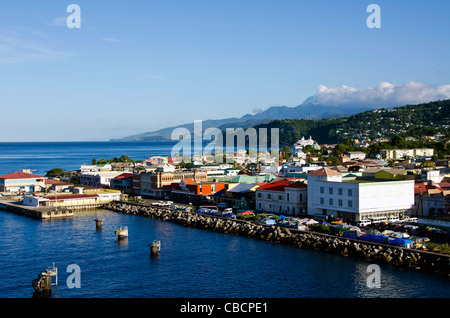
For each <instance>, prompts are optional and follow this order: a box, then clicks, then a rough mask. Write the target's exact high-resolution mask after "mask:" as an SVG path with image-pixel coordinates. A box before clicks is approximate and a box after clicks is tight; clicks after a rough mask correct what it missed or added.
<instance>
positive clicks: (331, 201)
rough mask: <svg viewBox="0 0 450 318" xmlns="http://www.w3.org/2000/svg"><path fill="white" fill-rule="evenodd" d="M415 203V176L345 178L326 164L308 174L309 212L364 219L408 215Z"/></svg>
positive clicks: (323, 215) (319, 214) (350, 218)
mask: <svg viewBox="0 0 450 318" xmlns="http://www.w3.org/2000/svg"><path fill="white" fill-rule="evenodd" d="M413 206H414V180H389V179H378V178H373V177H372V178H371V177H355V178H345V179H343V178H342V174H340V173H338V172H336V171H334V170H331V169H329V168H322V169H320V170H316V171H313V172H310V173H309V174H308V214H309V215H314V216H321V217H326V216H333V217H341V218H344V219H346V220H349V221H355V222H356V221H360V220H365V219H371V218H375V217H397V218H399V219H402V218H405V217H406V216H407V213H408V212H410V210H411V209H412V208H413Z"/></svg>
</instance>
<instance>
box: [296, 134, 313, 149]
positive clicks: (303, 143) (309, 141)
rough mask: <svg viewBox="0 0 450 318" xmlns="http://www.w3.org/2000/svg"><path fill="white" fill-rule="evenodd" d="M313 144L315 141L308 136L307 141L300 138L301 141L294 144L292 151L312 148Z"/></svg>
mask: <svg viewBox="0 0 450 318" xmlns="http://www.w3.org/2000/svg"><path fill="white" fill-rule="evenodd" d="M314 144H315V141H314V140H313V139H312V137H311V136H309V139H305V137H302V139H300V140H298V141H297V142H296V143H295V144H294V149H296V150H298V149H303V148H304V147H305V146H308V145H309V146H312V145H314Z"/></svg>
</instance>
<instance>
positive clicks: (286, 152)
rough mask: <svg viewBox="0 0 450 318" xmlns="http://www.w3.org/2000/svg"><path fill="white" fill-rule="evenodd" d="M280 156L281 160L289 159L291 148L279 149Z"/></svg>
mask: <svg viewBox="0 0 450 318" xmlns="http://www.w3.org/2000/svg"><path fill="white" fill-rule="evenodd" d="M281 155H282V156H283V159H289V158H290V157H291V156H292V151H291V148H289V147H288V146H284V147H283V148H281Z"/></svg>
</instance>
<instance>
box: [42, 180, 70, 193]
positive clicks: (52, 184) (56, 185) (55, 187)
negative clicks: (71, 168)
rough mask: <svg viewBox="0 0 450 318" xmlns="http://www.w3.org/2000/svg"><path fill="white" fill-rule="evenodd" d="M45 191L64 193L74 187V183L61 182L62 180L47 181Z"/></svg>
mask: <svg viewBox="0 0 450 318" xmlns="http://www.w3.org/2000/svg"><path fill="white" fill-rule="evenodd" d="M44 182H45V190H46V191H49V190H52V191H56V192H62V191H69V190H70V189H71V188H72V187H73V183H69V182H65V181H60V180H54V179H45V181H44Z"/></svg>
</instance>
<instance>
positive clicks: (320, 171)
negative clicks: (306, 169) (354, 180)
mask: <svg viewBox="0 0 450 318" xmlns="http://www.w3.org/2000/svg"><path fill="white" fill-rule="evenodd" d="M308 176H341V174H340V173H339V172H336V171H334V170H331V169H330V168H321V169H318V170H314V171H312V172H310V173H308Z"/></svg>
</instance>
